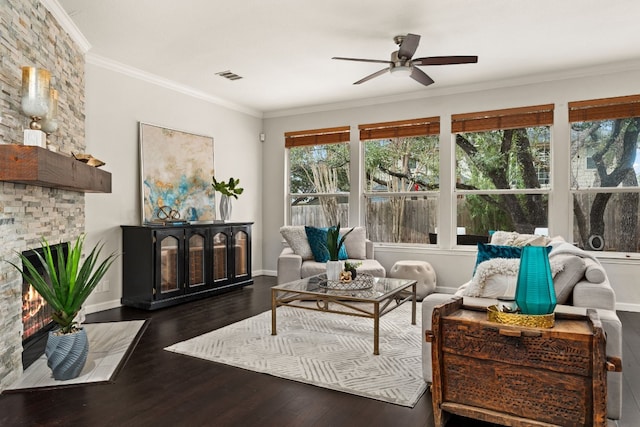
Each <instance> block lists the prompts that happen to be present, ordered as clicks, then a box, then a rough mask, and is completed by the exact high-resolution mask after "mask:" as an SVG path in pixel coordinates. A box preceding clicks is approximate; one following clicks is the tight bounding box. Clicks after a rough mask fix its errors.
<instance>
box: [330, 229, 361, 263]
mask: <svg viewBox="0 0 640 427" xmlns="http://www.w3.org/2000/svg"><path fill="white" fill-rule="evenodd" d="M354 228H355V227H353V228H352V229H351V230H349V231H347V232H346V233H344V236H342V237H341V236H340V223H338V225H336V226H331V227H329V229H328V230H327V245H326V247H327V251H329V260H331V261H338V254H339V253H340V248H342V245H343V244H344V239H345V238H346V237H347V235H348V234H349V233H351V232H352V231H353V229H354Z"/></svg>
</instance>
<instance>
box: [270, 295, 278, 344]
mask: <svg viewBox="0 0 640 427" xmlns="http://www.w3.org/2000/svg"><path fill="white" fill-rule="evenodd" d="M277 292H278V291H276V290H273V289H271V335H276V308H277V307H278V304H277V303H276V294H277Z"/></svg>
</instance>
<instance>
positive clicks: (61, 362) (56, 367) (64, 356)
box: [44, 329, 89, 380]
mask: <svg viewBox="0 0 640 427" xmlns="http://www.w3.org/2000/svg"><path fill="white" fill-rule="evenodd" d="M44 353H45V354H46V355H47V365H48V366H49V368H51V372H53V378H55V379H56V380H70V379H72V378H76V377H77V376H78V375H80V372H81V371H82V368H84V364H85V363H86V362H87V354H89V339H88V338H87V332H86V331H85V330H84V329H80V330H79V331H78V332H75V333H73V334H66V335H56V331H51V332H49V338H48V339H47V346H46V347H45V349H44Z"/></svg>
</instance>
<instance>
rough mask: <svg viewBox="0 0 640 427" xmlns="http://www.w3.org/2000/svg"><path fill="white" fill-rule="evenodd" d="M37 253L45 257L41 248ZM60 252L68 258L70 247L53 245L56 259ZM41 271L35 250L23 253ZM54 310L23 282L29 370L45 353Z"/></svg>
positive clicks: (24, 345)
mask: <svg viewBox="0 0 640 427" xmlns="http://www.w3.org/2000/svg"><path fill="white" fill-rule="evenodd" d="M35 251H36V252H38V253H39V254H40V255H43V251H42V249H41V248H36V249H35ZM58 251H62V254H63V256H64V257H66V256H67V253H68V246H67V244H66V243H61V244H58V245H51V252H52V254H53V257H54V259H57V257H58ZM22 254H23V255H24V256H26V257H27V259H28V260H29V261H31V263H32V264H33V265H34V267H36V268H37V269H38V270H39V271H41V272H42V273H44V268H43V267H42V265H41V262H40V259H39V258H38V256H37V255H36V254H34V250H28V251H25V252H23V253H22ZM52 312H53V310H52V309H51V307H50V306H49V304H47V302H46V301H45V300H44V298H42V297H41V296H40V294H39V293H38V292H36V290H35V289H34V288H33V286H31V284H30V283H28V282H26V281H23V282H22V325H23V333H22V349H23V352H22V365H23V368H25V369H26V368H27V367H28V366H29V365H31V363H33V362H34V361H35V360H36V359H38V357H40V355H42V354H43V353H44V346H45V345H46V337H47V334H48V332H49V331H50V330H51V329H52V328H53V321H52V318H51V313H52Z"/></svg>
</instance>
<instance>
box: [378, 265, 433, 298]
mask: <svg viewBox="0 0 640 427" xmlns="http://www.w3.org/2000/svg"><path fill="white" fill-rule="evenodd" d="M388 277H395V278H398V279H413V280H415V281H416V282H417V283H416V296H417V298H418V299H419V300H420V301H422V299H423V298H424V297H426V296H427V295H429V294H430V293H432V292H433V291H435V290H436V271H435V270H434V269H433V267H431V264H429V263H428V262H426V261H412V260H406V261H398V262H396V263H395V264H393V267H391V271H389V275H388Z"/></svg>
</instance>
